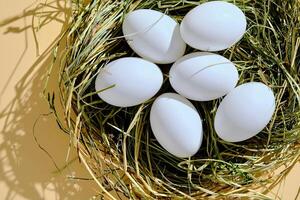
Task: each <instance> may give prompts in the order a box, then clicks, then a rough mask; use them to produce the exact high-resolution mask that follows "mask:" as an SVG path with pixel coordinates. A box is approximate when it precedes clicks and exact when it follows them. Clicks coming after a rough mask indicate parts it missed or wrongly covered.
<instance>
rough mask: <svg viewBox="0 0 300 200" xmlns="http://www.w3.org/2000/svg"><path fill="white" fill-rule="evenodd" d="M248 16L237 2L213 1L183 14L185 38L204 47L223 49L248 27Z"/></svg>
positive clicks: (216, 49)
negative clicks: (236, 4)
mask: <svg viewBox="0 0 300 200" xmlns="http://www.w3.org/2000/svg"><path fill="white" fill-rule="evenodd" d="M246 25H247V21H246V17H245V15H244V13H243V12H242V11H241V10H240V9H239V8H238V7H237V6H235V5H234V4H231V3H227V2H224V1H210V2H207V3H203V4H201V5H199V6H197V7H195V8H193V9H192V10H190V11H189V12H188V13H187V14H186V16H185V17H184V18H183V20H182V23H181V26H180V32H181V36H182V38H183V40H184V41H185V42H186V43H187V44H188V45H190V46H191V47H193V48H196V49H199V50H202V51H220V50H224V49H226V48H229V47H231V46H232V45H234V44H235V43H236V42H238V41H239V40H240V39H241V38H242V37H243V35H244V33H245V31H246Z"/></svg>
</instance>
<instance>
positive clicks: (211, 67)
mask: <svg viewBox="0 0 300 200" xmlns="http://www.w3.org/2000/svg"><path fill="white" fill-rule="evenodd" d="M238 78H239V77H238V71H237V69H236V67H235V66H234V64H233V63H232V62H230V61H229V60H228V59H227V58H225V57H223V56H221V55H218V54H213V53H206V52H195V53H191V54H188V55H185V56H184V57H182V58H180V59H179V60H177V61H176V62H175V63H174V64H173V66H172V67H171V69H170V73H169V80H170V83H171V85H172V87H173V88H174V90H175V91H176V92H178V93H179V94H181V95H182V96H184V97H186V98H188V99H191V100H195V101H209V100H213V99H217V98H220V97H222V96H224V95H225V94H227V93H229V92H230V91H231V90H233V88H234V87H235V86H236V84H237V82H238Z"/></svg>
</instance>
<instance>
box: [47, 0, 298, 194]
mask: <svg viewBox="0 0 300 200" xmlns="http://www.w3.org/2000/svg"><path fill="white" fill-rule="evenodd" d="M203 2H205V1H202V0H200V1H199V0H198V1H195V0H155V1H152V0H145V1H141V0H88V1H83V0H76V1H75V0H74V1H73V3H72V8H73V18H72V20H71V22H70V24H69V28H68V30H67V31H66V33H65V36H66V38H67V39H66V40H60V41H59V43H58V45H57V47H56V48H59V46H64V45H66V46H64V47H65V48H64V50H63V51H62V53H61V54H59V55H58V54H55V55H56V57H55V58H56V59H59V60H60V61H61V65H60V71H59V91H57V92H53V93H52V92H49V93H48V101H49V104H50V106H51V109H52V110H53V112H54V113H55V115H56V117H57V121H58V123H59V127H60V128H61V129H62V130H63V131H65V132H66V133H67V134H68V135H69V137H70V143H71V144H72V146H74V147H75V148H76V150H77V152H78V155H79V157H80V160H81V162H82V163H83V164H84V165H85V167H86V168H87V170H88V171H89V172H90V173H91V175H92V177H93V180H94V181H95V182H96V183H97V184H98V185H99V187H100V189H101V192H100V194H99V195H105V196H107V197H109V198H111V199H121V198H125V199H126V198H127V199H173V198H174V199H180V198H183V199H209V198H213V199H226V198H229V199H231V198H246V199H250V198H253V199H270V197H268V196H267V195H265V194H266V193H267V192H268V191H269V189H270V188H272V187H273V186H274V184H276V183H278V182H280V180H282V177H283V176H284V175H285V174H286V173H287V172H288V171H289V169H290V168H291V167H292V166H293V165H295V163H296V162H297V161H298V160H299V156H300V148H299V142H300V78H299V77H300V68H299V66H300V59H299V45H300V35H299V32H300V19H299V18H300V3H299V1H298V0H285V1H282V0H261V1H257V0H235V1H228V2H232V3H234V4H236V5H237V6H238V7H239V8H241V9H242V10H243V12H244V13H245V15H246V17H247V22H248V27H247V32H246V34H245V35H244V37H243V39H242V40H241V41H240V42H239V43H237V44H236V45H234V46H233V47H231V48H230V49H227V50H225V51H222V52H219V53H220V54H222V55H223V56H225V57H227V58H228V59H230V60H231V61H232V62H234V63H235V65H236V66H237V68H238V71H239V74H240V79H239V84H242V83H244V82H249V81H260V82H263V83H265V84H266V85H268V86H269V87H271V88H272V90H273V91H274V93H275V98H276V110H275V114H274V115H273V118H272V120H271V121H270V123H269V124H268V126H267V127H266V128H265V129H264V130H263V131H262V132H260V133H259V134H258V135H257V136H255V137H253V138H251V139H248V140H246V141H244V142H239V143H229V142H225V141H223V140H221V139H220V138H218V137H217V135H216V133H215V131H214V129H213V119H214V115H215V113H216V108H217V106H218V105H219V103H220V99H218V100H214V101H210V102H193V104H194V105H195V107H196V108H197V109H198V111H199V113H200V114H201V115H202V116H203V119H204V121H203V126H204V139H203V143H202V146H201V149H200V150H199V152H198V153H197V154H196V155H195V156H193V157H191V158H189V159H181V158H177V157H174V156H173V155H171V154H169V153H168V152H167V151H165V150H164V149H163V148H162V147H161V146H160V145H159V144H158V142H157V141H156V139H155V137H154V136H153V134H152V132H151V129H150V124H149V111H150V107H151V104H152V102H153V100H154V99H155V97H154V98H152V99H151V100H150V101H147V103H144V104H142V105H139V106H135V107H130V108H118V107H114V106H111V105H108V104H107V103H105V102H103V101H102V100H101V99H100V98H99V97H98V95H97V93H96V91H95V89H94V81H95V78H96V76H97V74H98V73H99V70H101V68H102V67H103V66H105V65H106V64H107V63H108V62H110V61H112V60H114V59H117V58H119V57H124V56H136V55H135V54H134V52H133V51H132V50H131V49H130V47H129V46H128V45H127V43H126V41H125V39H124V38H123V36H122V31H121V26H122V21H123V19H124V15H125V14H126V13H128V12H130V11H132V10H135V9H138V8H151V9H154V10H159V11H161V12H163V13H166V14H168V15H170V16H171V17H173V18H174V19H176V20H177V21H178V22H180V21H181V20H182V18H183V16H184V15H185V14H186V13H187V12H188V11H189V10H191V9H192V8H193V7H195V6H197V5H199V4H201V3H203ZM64 41H66V42H64ZM192 51H195V50H193V49H191V48H188V49H187V53H189V52H192ZM54 52H57V51H54ZM160 67H161V69H162V71H163V73H164V79H165V81H164V85H163V87H162V89H161V90H160V92H159V94H161V93H164V92H169V91H172V88H171V87H170V85H169V83H168V77H167V74H168V70H169V68H170V65H161V66H160ZM49 73H50V75H53V73H52V71H51V70H50V71H49ZM56 78H57V76H56ZM159 94H157V95H159ZM157 95H156V96H157ZM55 97H58V98H55ZM58 107H59V108H62V109H58ZM281 166H285V167H286V169H285V170H283V171H282V172H281V173H275V172H274V170H275V169H277V168H279V167H281Z"/></svg>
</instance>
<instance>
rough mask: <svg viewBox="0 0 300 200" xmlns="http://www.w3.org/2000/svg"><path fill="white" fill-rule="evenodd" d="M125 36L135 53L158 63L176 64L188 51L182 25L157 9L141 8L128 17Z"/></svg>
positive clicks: (124, 31) (124, 25)
mask: <svg viewBox="0 0 300 200" xmlns="http://www.w3.org/2000/svg"><path fill="white" fill-rule="evenodd" d="M123 34H124V36H125V38H126V40H127V42H128V44H129V46H130V47H131V48H132V49H133V51H135V53H137V54H138V55H139V56H141V57H142V58H145V59H147V60H150V61H152V62H154V63H159V64H167V63H172V62H175V60H177V59H178V58H179V57H181V56H182V55H183V54H184V52H185V48H186V44H185V43H184V41H183V40H182V38H181V35H180V28H179V24H178V23H177V22H176V21H175V20H174V19H172V18H171V17H169V16H167V15H165V14H163V13H161V12H158V11H155V10H150V9H139V10H135V11H133V12H130V13H129V14H127V15H126V17H125V19H124V22H123Z"/></svg>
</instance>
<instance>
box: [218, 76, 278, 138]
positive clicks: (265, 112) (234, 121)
mask: <svg viewBox="0 0 300 200" xmlns="http://www.w3.org/2000/svg"><path fill="white" fill-rule="evenodd" d="M274 110H275V97H274V94H273V92H272V90H271V89H270V88H269V87H268V86H266V85H264V84H263V83H259V82H250V83H245V84H242V85H240V86H238V87H236V88H235V89H234V90H233V91H231V92H230V93H229V94H228V95H227V96H226V97H225V98H224V99H223V101H222V102H221V104H220V106H219V107H218V109H217V113H216V116H215V122H214V127H215V130H216V133H217V134H218V136H219V137H220V138H222V139H223V140H225V141H228V142H240V141H243V140H247V139H249V138H251V137H253V136H255V135H256V134H258V133H259V132H260V131H262V130H263V129H264V127H265V126H266V125H267V124H268V122H269V121H270V120H271V118H272V115H273V113H274Z"/></svg>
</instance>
